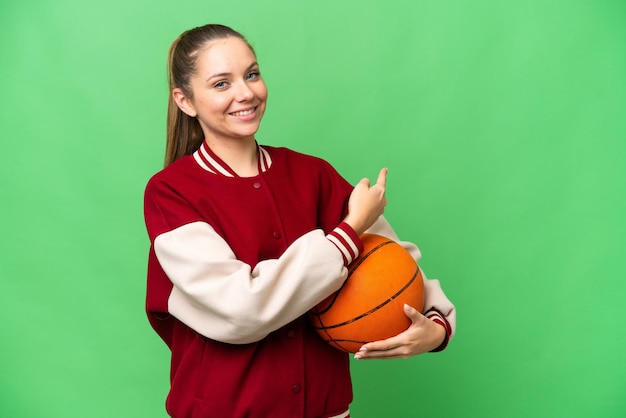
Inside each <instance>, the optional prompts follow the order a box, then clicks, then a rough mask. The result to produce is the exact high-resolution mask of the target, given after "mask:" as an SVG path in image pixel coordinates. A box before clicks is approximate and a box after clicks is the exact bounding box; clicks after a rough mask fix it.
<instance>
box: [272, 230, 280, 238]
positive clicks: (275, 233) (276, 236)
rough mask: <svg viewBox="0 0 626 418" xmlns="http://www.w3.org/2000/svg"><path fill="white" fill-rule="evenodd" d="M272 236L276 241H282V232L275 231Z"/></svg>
mask: <svg viewBox="0 0 626 418" xmlns="http://www.w3.org/2000/svg"><path fill="white" fill-rule="evenodd" d="M272 236H273V237H274V238H275V239H280V232H278V231H274V233H273V234H272Z"/></svg>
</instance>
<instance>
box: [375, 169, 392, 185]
mask: <svg viewBox="0 0 626 418" xmlns="http://www.w3.org/2000/svg"><path fill="white" fill-rule="evenodd" d="M388 171H389V170H388V169H387V168H383V169H382V170H380V173H378V179H377V180H376V184H377V185H379V186H383V187H385V184H386V183H387V172H388Z"/></svg>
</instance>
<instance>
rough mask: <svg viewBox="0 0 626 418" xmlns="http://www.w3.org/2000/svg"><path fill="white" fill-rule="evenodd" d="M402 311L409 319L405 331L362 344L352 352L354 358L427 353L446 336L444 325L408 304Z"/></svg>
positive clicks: (392, 356) (398, 356)
mask: <svg viewBox="0 0 626 418" xmlns="http://www.w3.org/2000/svg"><path fill="white" fill-rule="evenodd" d="M404 313H405V314H406V316H408V317H409V319H410V320H411V326H410V327H409V328H408V329H407V330H406V331H404V332H402V333H400V334H398V335H396V336H395V337H391V338H387V339H386V340H380V341H374V342H371V343H367V344H365V345H363V346H362V347H361V348H360V349H359V351H357V352H356V353H355V354H354V358H355V359H359V360H360V359H363V360H365V359H381V358H385V359H390V358H409V357H412V356H415V355H418V354H422V353H427V352H429V351H431V350H434V349H435V348H437V347H439V345H441V343H442V342H443V340H444V338H445V337H446V330H445V329H444V327H442V326H441V325H439V324H437V323H436V322H433V321H431V320H430V319H428V318H426V317H425V316H424V315H422V314H421V313H419V311H418V310H417V309H414V308H412V307H410V306H409V305H404Z"/></svg>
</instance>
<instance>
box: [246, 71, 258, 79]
mask: <svg viewBox="0 0 626 418" xmlns="http://www.w3.org/2000/svg"><path fill="white" fill-rule="evenodd" d="M259 77H261V73H260V72H258V71H252V72H250V73H248V75H247V76H246V79H247V80H256V79H257V78H259Z"/></svg>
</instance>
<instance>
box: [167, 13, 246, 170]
mask: <svg viewBox="0 0 626 418" xmlns="http://www.w3.org/2000/svg"><path fill="white" fill-rule="evenodd" d="M229 37H235V38H239V39H242V40H243V41H245V42H246V43H247V44H248V46H249V47H250V49H251V50H252V52H253V53H254V49H253V48H252V46H250V43H248V41H247V40H246V38H245V37H244V36H243V35H242V34H241V33H239V32H237V31H236V30H234V29H231V28H229V27H228V26H224V25H218V24H209V25H204V26H199V27H197V28H194V29H190V30H188V31H185V32H183V33H182V34H181V35H180V36H179V37H178V38H176V40H175V41H174V42H173V43H172V45H171V46H170V49H169V54H168V61H167V63H168V66H167V71H168V79H169V91H170V95H169V101H168V104H167V139H166V146H165V166H166V167H167V166H168V165H170V164H171V163H173V162H174V161H176V160H177V159H179V158H180V157H183V156H185V155H189V154H192V153H193V152H195V151H196V150H197V149H198V148H199V147H200V145H201V144H202V141H204V133H203V132H202V128H201V127H200V123H199V122H198V119H196V118H195V117H191V116H189V115H187V114H186V113H185V112H183V111H182V110H180V108H179V107H178V105H177V104H176V101H175V100H174V98H173V97H172V94H171V92H172V90H173V89H175V88H179V89H181V90H182V92H183V94H184V95H185V96H186V97H187V98H189V99H192V98H193V92H192V90H191V77H192V76H193V75H194V74H195V73H196V71H197V66H196V58H197V55H198V51H199V50H200V49H202V48H203V47H204V46H205V45H206V44H207V43H208V42H211V41H214V40H216V39H223V38H229Z"/></svg>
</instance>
